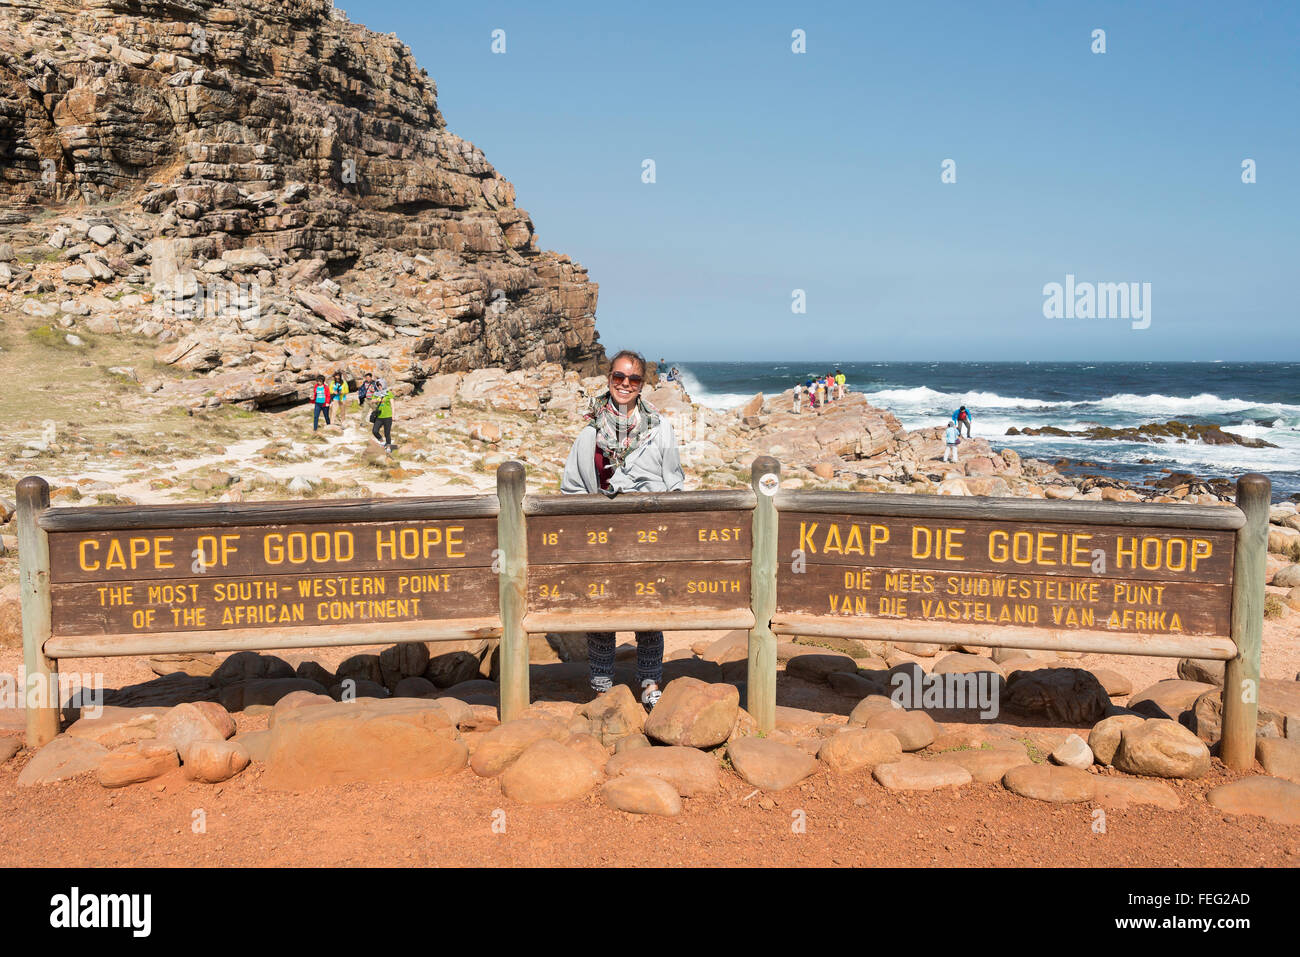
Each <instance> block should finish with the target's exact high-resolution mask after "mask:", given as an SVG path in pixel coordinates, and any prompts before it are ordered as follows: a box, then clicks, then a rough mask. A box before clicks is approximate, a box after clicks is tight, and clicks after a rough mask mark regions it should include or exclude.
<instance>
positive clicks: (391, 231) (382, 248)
mask: <svg viewBox="0 0 1300 957" xmlns="http://www.w3.org/2000/svg"><path fill="white" fill-rule="evenodd" d="M0 143H3V144H5V146H6V154H7V155H6V157H5V170H6V173H5V176H4V177H0V204H3V205H4V206H6V207H7V212H6V214H5V215H4V217H3V222H0V231H3V232H4V234H5V235H2V236H0V240H4V241H6V242H7V243H8V245H9V247H11V248H12V249H13V250H14V255H13V257H12V259H11V260H10V261H8V262H6V263H5V264H4V266H3V270H0V289H4V290H7V291H8V293H9V294H10V295H9V296H7V297H6V296H5V293H4V292H0V308H2V307H3V305H4V302H3V299H5V298H8V299H9V302H10V304H11V305H16V304H17V303H16V300H15V299H14V298H13V297H14V296H19V297H21V299H24V300H26V299H27V294H32V295H34V296H36V297H38V298H35V299H30V300H27V301H29V302H33V303H35V304H36V305H37V306H44V305H49V306H50V307H51V317H53V316H55V315H56V314H57V315H59V316H60V319H61V320H63V319H66V320H68V322H67V323H66V324H63V325H64V328H72V329H77V328H80V327H85V328H87V329H94V330H95V331H102V332H117V331H124V332H133V333H135V334H137V335H143V336H148V337H151V338H153V339H155V340H156V341H157V342H158V343H159V346H160V347H159V351H158V353H157V356H156V359H157V361H158V362H159V363H161V364H163V365H166V366H169V367H171V368H172V369H174V370H175V371H176V372H177V373H180V374H189V373H217V374H218V375H219V376H220V378H219V379H218V381H216V382H214V383H213V387H212V388H211V389H210V390H208V391H207V393H206V394H205V395H204V396H203V397H202V398H203V399H204V400H206V401H208V403H209V404H211V403H217V402H238V403H243V404H246V405H249V406H264V405H275V404H280V403H286V402H292V401H297V400H300V399H302V398H304V397H305V394H306V390H307V388H308V387H309V382H308V380H309V378H310V377H312V376H314V375H315V374H316V373H319V372H329V371H331V370H332V368H334V367H339V368H344V369H346V371H347V372H348V373H349V374H350V375H351V374H355V375H357V376H359V375H360V374H361V373H363V372H366V371H373V372H377V373H379V374H381V375H383V376H385V377H386V378H390V384H391V382H392V381H393V380H395V381H396V382H398V383H405V384H406V385H407V387H408V388H409V387H412V386H415V385H418V384H419V383H420V382H422V381H423V380H425V379H427V378H428V377H430V376H433V375H436V374H438V373H441V372H447V371H453V370H468V369H473V368H476V367H479V366H485V365H496V366H501V367H503V368H507V369H512V368H527V367H530V366H535V365H537V364H539V363H542V362H552V363H558V364H560V365H561V366H564V367H566V368H572V369H576V370H578V371H580V372H583V373H590V372H592V371H594V370H595V367H596V363H597V361H598V359H599V357H601V356H602V354H603V350H602V348H601V346H600V344H599V342H598V340H597V336H596V331H595V310H596V295H597V287H596V285H595V283H592V282H590V281H589V280H588V277H587V272H586V270H585V269H584V268H583V267H582V266H580V265H578V264H577V263H574V262H573V261H572V260H571V259H570V258H569V257H568V256H565V255H561V254H557V253H553V252H547V251H544V250H542V249H541V247H540V245H539V243H538V238H537V235H536V232H535V231H534V228H533V224H532V220H531V218H530V217H529V215H528V213H527V212H525V211H524V210H522V209H520V208H518V207H517V206H516V205H515V191H514V187H513V186H511V184H510V183H509V182H508V181H506V180H505V179H504V178H503V177H502V176H501V175H500V174H499V173H497V171H496V170H495V169H494V168H493V167H492V166H491V164H489V163H488V161H487V159H486V158H485V157H484V155H483V153H482V152H481V151H480V150H478V149H477V148H476V147H474V146H473V145H472V144H470V143H468V142H466V141H465V140H463V139H461V138H460V137H458V136H456V135H455V134H454V133H452V132H451V131H450V130H448V129H447V127H446V123H445V121H444V119H443V117H442V115H441V113H440V112H439V110H438V106H437V102H436V87H435V85H434V83H433V81H432V79H430V78H429V76H428V74H427V73H426V72H425V71H424V70H423V69H421V68H420V67H419V65H418V64H417V63H416V62H415V59H414V58H413V57H412V55H411V51H410V49H409V48H408V47H407V46H406V45H405V44H403V43H402V42H401V41H400V40H398V39H397V37H396V36H395V35H392V34H389V35H381V34H377V33H374V32H372V31H370V30H368V29H366V28H365V27H363V26H361V25H358V24H354V23H351V22H349V21H348V19H347V16H346V14H344V13H343V12H342V11H340V10H338V9H336V8H335V7H334V6H333V5H332V4H331V2H330V0H284V2H271V0H231V2H225V3H218V2H216V0H189V2H187V3H185V4H181V5H177V4H175V3H171V2H168V0H133V2H127V0H95V2H90V3H82V2H71V0H50V2H47V3H40V4H37V3H26V2H22V3H13V4H5V5H4V6H3V7H0ZM51 210H52V211H53V213H54V215H53V216H52V217H47V216H44V215H43V214H44V213H46V212H47V211H51ZM38 214H42V215H41V216H39V217H38ZM38 218H39V220H40V221H39V222H37V221H36V220H37V219H38ZM42 296H48V298H49V300H50V301H49V302H48V303H46V302H44V300H43V299H42V298H40V297H42ZM67 301H71V302H72V303H73V306H72V308H71V309H70V310H67V311H63V312H62V313H60V310H59V303H61V302H67ZM29 311H30V310H29ZM74 334H75V333H74Z"/></svg>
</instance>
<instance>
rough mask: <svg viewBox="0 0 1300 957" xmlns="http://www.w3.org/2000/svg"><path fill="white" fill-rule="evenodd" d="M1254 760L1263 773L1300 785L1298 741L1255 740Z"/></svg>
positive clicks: (1285, 739)
mask: <svg viewBox="0 0 1300 957" xmlns="http://www.w3.org/2000/svg"><path fill="white" fill-rule="evenodd" d="M1255 758H1256V759H1257V760H1258V761H1259V764H1260V767H1262V768H1263V769H1264V773H1265V774H1267V775H1269V776H1270V777H1274V778H1283V779H1285V780H1287V781H1290V782H1292V783H1293V784H1300V741H1295V740H1291V739H1288V738H1256V739H1255Z"/></svg>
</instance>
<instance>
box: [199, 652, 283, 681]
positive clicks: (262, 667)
mask: <svg viewBox="0 0 1300 957" xmlns="http://www.w3.org/2000/svg"><path fill="white" fill-rule="evenodd" d="M293 676H294V672H293V668H292V667H290V665H289V662H287V661H285V660H284V659H283V658H277V657H275V656H274V655H262V654H258V653H257V652H256V651H237V652H235V653H234V654H233V655H231V656H230V657H229V658H227V659H226V660H225V661H223V662H221V664H220V665H219V666H218V667H217V669H216V671H214V672H212V680H213V681H215V682H216V683H217V684H219V685H225V684H232V683H234V682H237V681H247V680H249V679H250V678H292V677H293Z"/></svg>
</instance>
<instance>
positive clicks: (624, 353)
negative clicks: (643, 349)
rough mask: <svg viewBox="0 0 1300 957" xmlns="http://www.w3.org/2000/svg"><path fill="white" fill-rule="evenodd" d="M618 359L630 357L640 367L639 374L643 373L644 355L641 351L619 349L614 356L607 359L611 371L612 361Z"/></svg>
mask: <svg viewBox="0 0 1300 957" xmlns="http://www.w3.org/2000/svg"><path fill="white" fill-rule="evenodd" d="M619 359H631V360H632V361H633V362H635V363H636V364H637V365H638V366H639V367H640V369H641V375H643V376H644V375H645V356H643V355H641V353H639V352H633V351H632V350H631V349H623V350H621V351H620V352H619V353H618V354H617V355H616V356H614V358H612V359H610V360H609V368H610V370H611V371H612V370H613V368H614V363H615V362H617V361H618V360H619Z"/></svg>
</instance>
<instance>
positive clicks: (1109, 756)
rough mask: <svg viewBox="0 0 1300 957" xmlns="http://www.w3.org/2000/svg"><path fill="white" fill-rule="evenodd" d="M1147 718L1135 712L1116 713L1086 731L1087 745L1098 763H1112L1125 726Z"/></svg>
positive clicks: (1134, 724) (1130, 725) (1135, 724)
mask: <svg viewBox="0 0 1300 957" xmlns="http://www.w3.org/2000/svg"><path fill="white" fill-rule="evenodd" d="M1146 720H1147V719H1146V718H1144V717H1142V716H1141V715H1137V714H1117V715H1112V716H1111V717H1109V718H1102V719H1101V720H1100V721H1098V722H1097V723H1096V724H1095V725H1093V727H1092V730H1091V731H1089V732H1088V747H1089V748H1090V749H1091V750H1092V754H1093V757H1094V758H1096V760H1097V763H1098V764H1113V763H1114V760H1115V752H1116V751H1117V750H1118V749H1119V739H1120V735H1121V734H1122V733H1123V732H1124V729H1125V728H1136V727H1138V726H1139V725H1141V724H1142V723H1143V722H1144V721H1146Z"/></svg>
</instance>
